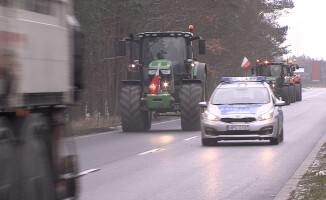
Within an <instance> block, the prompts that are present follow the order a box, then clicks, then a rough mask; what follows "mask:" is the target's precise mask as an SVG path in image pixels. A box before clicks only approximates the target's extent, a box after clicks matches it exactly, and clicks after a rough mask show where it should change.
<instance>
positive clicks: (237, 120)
mask: <svg viewBox="0 0 326 200" xmlns="http://www.w3.org/2000/svg"><path fill="white" fill-rule="evenodd" d="M221 121H222V122H226V123H232V122H254V121H256V118H254V117H246V118H222V119H221Z"/></svg>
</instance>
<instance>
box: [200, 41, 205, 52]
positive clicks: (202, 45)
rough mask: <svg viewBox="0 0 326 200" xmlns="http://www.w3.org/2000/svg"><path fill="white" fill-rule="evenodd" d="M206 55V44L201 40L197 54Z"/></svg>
mask: <svg viewBox="0 0 326 200" xmlns="http://www.w3.org/2000/svg"><path fill="white" fill-rule="evenodd" d="M205 53H206V42H205V40H203V39H200V40H199V54H205Z"/></svg>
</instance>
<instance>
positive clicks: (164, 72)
mask: <svg viewBox="0 0 326 200" xmlns="http://www.w3.org/2000/svg"><path fill="white" fill-rule="evenodd" d="M161 73H162V74H170V73H171V70H170V69H162V70H161Z"/></svg>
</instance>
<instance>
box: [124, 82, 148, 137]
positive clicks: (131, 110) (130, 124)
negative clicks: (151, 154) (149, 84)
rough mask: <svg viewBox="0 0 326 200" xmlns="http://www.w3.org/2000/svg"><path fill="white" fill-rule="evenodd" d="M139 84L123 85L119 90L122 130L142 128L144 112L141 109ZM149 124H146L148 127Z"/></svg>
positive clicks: (139, 129)
mask: <svg viewBox="0 0 326 200" xmlns="http://www.w3.org/2000/svg"><path fill="white" fill-rule="evenodd" d="M140 100H141V86H140V85H124V86H122V88H121V90H120V115H121V125H122V130H123V131H124V132H131V131H142V130H144V128H145V127H144V124H145V123H144V117H143V115H144V113H143V112H142V111H141V101H140ZM148 127H149V125H148V124H147V127H146V128H148Z"/></svg>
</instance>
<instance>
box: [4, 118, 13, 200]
mask: <svg viewBox="0 0 326 200" xmlns="http://www.w3.org/2000/svg"><path fill="white" fill-rule="evenodd" d="M14 138H15V137H14V134H13V131H12V128H11V127H10V124H9V122H8V121H7V120H6V119H5V118H0V163H1V164H0V199H8V200H9V199H14V192H15V188H16V185H15V183H14V182H15V181H16V182H17V178H15V174H16V173H15V167H16V166H17V164H16V162H15V160H14V159H15V158H16V156H15V145H14Z"/></svg>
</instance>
